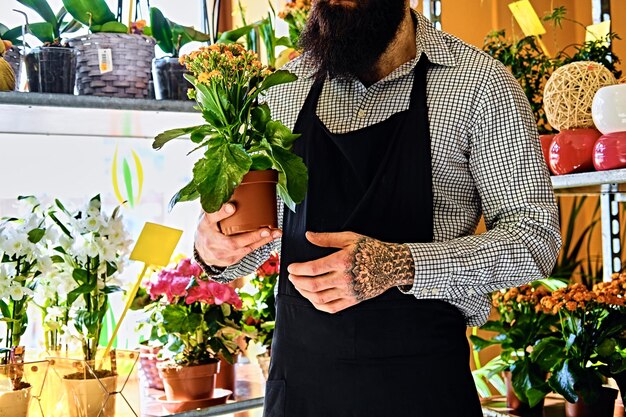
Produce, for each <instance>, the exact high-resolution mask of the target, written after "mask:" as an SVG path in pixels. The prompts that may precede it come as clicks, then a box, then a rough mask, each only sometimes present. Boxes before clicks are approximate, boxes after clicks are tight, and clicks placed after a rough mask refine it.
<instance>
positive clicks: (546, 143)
mask: <svg viewBox="0 0 626 417" xmlns="http://www.w3.org/2000/svg"><path fill="white" fill-rule="evenodd" d="M555 136H556V134H550V135H539V142H540V143H541V150H542V151H543V159H544V160H545V161H546V165H548V169H550V170H551V168H550V146H551V145H552V139H554V137H555Z"/></svg>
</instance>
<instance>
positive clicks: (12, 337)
mask: <svg viewBox="0 0 626 417" xmlns="http://www.w3.org/2000/svg"><path fill="white" fill-rule="evenodd" d="M20 200H22V202H23V203H25V207H24V208H25V209H27V210H28V214H27V215H26V216H25V217H23V218H9V219H2V221H1V222H0V314H1V317H2V318H1V320H2V322H3V324H4V327H5V329H3V330H5V331H4V332H3V334H4V337H3V344H4V346H3V347H1V348H0V370H1V371H2V374H3V377H6V378H7V379H8V381H9V384H10V389H9V390H8V391H4V390H2V391H1V392H0V415H10V416H12V417H26V416H27V415H28V408H29V403H30V399H31V389H32V388H31V384H30V383H29V382H28V381H27V380H26V379H25V371H24V347H23V346H20V340H21V338H22V336H23V335H24V333H25V332H26V328H27V326H28V314H27V309H28V305H29V303H30V302H31V301H32V296H33V290H34V288H35V287H36V285H37V281H38V280H39V277H40V276H41V274H42V273H45V272H47V271H48V270H49V269H50V268H51V264H52V263H51V262H50V260H49V257H48V256H47V240H48V237H49V235H48V236H47V230H46V221H45V213H44V212H43V210H42V209H41V206H40V204H39V202H38V201H37V199H36V198H34V197H21V198H20Z"/></svg>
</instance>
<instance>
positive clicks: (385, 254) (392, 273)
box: [347, 237, 415, 301]
mask: <svg viewBox="0 0 626 417" xmlns="http://www.w3.org/2000/svg"><path fill="white" fill-rule="evenodd" d="M351 261H352V263H351V265H349V266H348V271H347V273H348V274H349V275H351V276H352V288H353V291H354V295H355V297H356V299H357V300H359V301H362V300H367V299H370V298H373V297H375V296H377V295H379V294H382V293H383V292H384V291H386V290H387V289H388V288H391V287H393V286H400V285H411V284H412V283H413V276H414V273H415V266H414V263H413V257H412V256H411V251H410V250H409V248H408V247H406V246H405V245H401V244H396V243H385V242H381V241H379V240H376V239H371V238H368V237H363V238H361V239H359V240H358V241H357V243H356V246H355V249H354V253H353V256H352V260H351Z"/></svg>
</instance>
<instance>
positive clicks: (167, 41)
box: [150, 7, 176, 56]
mask: <svg viewBox="0 0 626 417" xmlns="http://www.w3.org/2000/svg"><path fill="white" fill-rule="evenodd" d="M150 26H151V27H152V37H153V38H154V39H156V41H157V45H158V46H159V48H161V50H162V51H163V52H165V53H166V54H171V55H172V56H173V55H175V54H176V48H175V46H174V42H173V41H172V28H171V26H170V22H169V20H168V19H166V18H165V16H163V13H162V12H161V11H160V10H159V9H157V8H156V7H151V8H150Z"/></svg>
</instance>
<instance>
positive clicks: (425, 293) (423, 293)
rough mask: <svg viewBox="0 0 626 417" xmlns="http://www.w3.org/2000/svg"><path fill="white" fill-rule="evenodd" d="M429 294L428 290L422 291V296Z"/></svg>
mask: <svg viewBox="0 0 626 417" xmlns="http://www.w3.org/2000/svg"><path fill="white" fill-rule="evenodd" d="M429 293H430V291H428V290H427V289H426V288H424V289H423V290H422V295H428V294H429Z"/></svg>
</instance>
